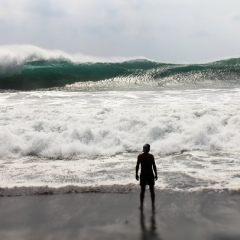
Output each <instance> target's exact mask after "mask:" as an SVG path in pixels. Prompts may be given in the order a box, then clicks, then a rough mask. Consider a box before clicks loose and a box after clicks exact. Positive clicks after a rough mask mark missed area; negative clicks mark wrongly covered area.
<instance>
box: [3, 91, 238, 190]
mask: <svg viewBox="0 0 240 240" xmlns="http://www.w3.org/2000/svg"><path fill="white" fill-rule="evenodd" d="M239 96H240V89H227V90H224V89H219V90H217V89H215V90H214V89H211V90H207V89H205V90H179V91H173V90H172V91H162V92H161V91H158V92H151V91H146V92H92V93H91V92H84V93H82V92H53V91H52V92H51V91H48V92H17V93H2V94H1V96H0V131H1V135H0V158H1V160H0V161H1V168H0V172H1V181H0V184H1V186H32V185H36V186H42V185H52V186H63V185H69V184H73V185H80V186H82V185H104V184H105V185H106V184H110V185H111V184H119V183H122V184H129V183H132V182H133V176H134V166H135V162H136V156H137V153H138V152H139V151H141V148H142V145H143V144H144V143H146V142H148V143H150V144H151V147H152V152H153V153H154V154H155V156H156V161H157V164H158V165H159V166H160V167H159V169H160V170H159V171H160V173H161V174H159V176H160V179H159V180H160V181H159V183H157V186H158V187H159V188H175V189H185V188H187V189H194V188H198V189H199V188H216V189H221V188H229V189H236V188H239V184H240V176H239V171H240V169H239V160H238V159H239V155H240V151H239V142H240V98H239Z"/></svg>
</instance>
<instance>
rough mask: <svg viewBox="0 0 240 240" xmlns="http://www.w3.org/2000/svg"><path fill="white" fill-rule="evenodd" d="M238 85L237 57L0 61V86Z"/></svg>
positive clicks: (77, 88) (113, 87)
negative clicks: (194, 61)
mask: <svg viewBox="0 0 240 240" xmlns="http://www.w3.org/2000/svg"><path fill="white" fill-rule="evenodd" d="M220 82H221V83H224V84H226V85H229V84H240V59H239V58H237V59H229V60H223V61H217V62H213V63H208V64H192V65H183V64H164V63H157V62H151V61H148V60H132V61H126V62H119V63H100V62H99V63H93V62H92V63H76V62H72V61H70V60H44V59H43V60H33V61H32V60H31V61H29V62H26V63H22V64H17V63H16V64H15V65H12V64H11V65H6V64H5V65H3V64H1V63H0V89H2V90H8V89H9V90H36V89H51V88H55V89H57V88H66V89H71V90H86V89H87V90H92V89H100V90H101V88H102V89H104V90H107V89H109V90H118V89H122V88H124V89H125V90H126V88H130V89H131V88H133V87H141V86H144V87H145V86H150V87H151V86H152V87H164V86H178V85H182V84H184V85H198V84H203V85H206V86H210V85H213V84H216V83H220Z"/></svg>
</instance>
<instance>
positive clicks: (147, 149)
mask: <svg viewBox="0 0 240 240" xmlns="http://www.w3.org/2000/svg"><path fill="white" fill-rule="evenodd" d="M149 151H150V145H149V144H148V143H146V144H145V145H144V146H143V152H144V153H148V152H149Z"/></svg>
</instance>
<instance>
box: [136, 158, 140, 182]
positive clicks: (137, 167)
mask: <svg viewBox="0 0 240 240" xmlns="http://www.w3.org/2000/svg"><path fill="white" fill-rule="evenodd" d="M139 164H140V161H139V158H138V160H137V165H136V179H137V181H138V180H139V176H138V170H139Z"/></svg>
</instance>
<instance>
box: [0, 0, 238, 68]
mask: <svg viewBox="0 0 240 240" xmlns="http://www.w3.org/2000/svg"><path fill="white" fill-rule="evenodd" d="M0 31H1V34H0V45H9V44H32V45H35V46H38V47H41V48H45V49H60V50H63V51H65V52H67V53H70V54H72V53H74V54H75V53H82V54H85V55H93V56H101V57H112V56H122V57H135V56H144V57H146V58H149V59H153V60H156V61H159V62H174V63H199V62H208V61H213V60H219V59H225V58H230V57H240V0H68V1H66V0H0Z"/></svg>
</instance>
